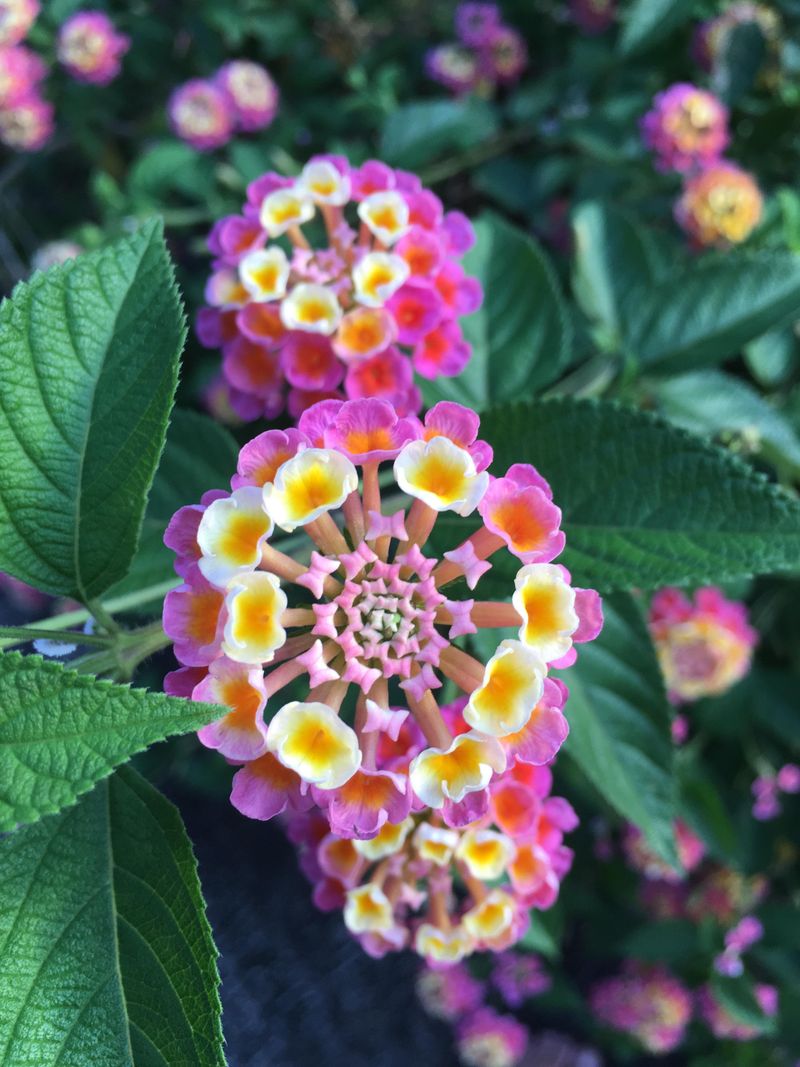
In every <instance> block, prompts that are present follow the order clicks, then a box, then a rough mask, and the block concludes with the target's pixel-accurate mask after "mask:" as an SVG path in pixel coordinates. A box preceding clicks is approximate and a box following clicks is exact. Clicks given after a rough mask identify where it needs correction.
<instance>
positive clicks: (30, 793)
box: [0, 652, 222, 831]
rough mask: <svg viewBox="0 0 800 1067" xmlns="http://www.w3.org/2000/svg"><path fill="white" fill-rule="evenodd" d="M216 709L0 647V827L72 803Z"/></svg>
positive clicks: (215, 713) (217, 710) (203, 721)
mask: <svg viewBox="0 0 800 1067" xmlns="http://www.w3.org/2000/svg"><path fill="white" fill-rule="evenodd" d="M221 711H222V709H220V708H217V707H215V706H214V705H210V704H195V703H193V702H191V701H189V700H177V699H175V698H174V697H167V696H164V695H163V694H161V693H148V692H146V691H145V690H144V689H131V688H129V687H128V686H124V685H116V684H114V683H113V682H105V681H98V680H97V679H96V678H94V677H92V676H91V675H88V674H78V673H77V672H76V671H72V670H68V669H67V668H65V667H62V666H61V665H60V664H58V663H55V662H54V661H53V660H43V659H42V658H41V656H22V655H20V654H19V653H18V652H9V653H5V654H3V655H0V831H4V830H10V829H12V828H13V827H14V826H16V825H17V824H18V823H30V822H34V821H35V820H36V819H40V818H41V817H42V816H43V815H50V814H51V813H52V812H56V811H60V810H61V809H62V808H64V807H66V806H67V805H69V804H73V803H74V802H75V801H76V800H77V798H78V797H79V796H80V795H81V794H82V793H85V792H87V791H88V790H89V789H91V788H92V786H93V785H95V783H96V782H98V781H99V780H100V779H101V778H105V777H106V775H108V774H110V773H111V772H112V771H113V770H114V768H115V767H117V766H118V765H119V764H120V763H123V762H124V761H125V760H127V759H130V757H131V756H133V755H134V753H136V752H140V751H141V750H142V749H143V748H146V747H147V746H148V745H151V744H153V743H154V742H156V741H163V740H164V738H165V737H168V736H170V735H171V734H182V733H188V732H189V731H190V730H196V729H198V728H199V727H201V726H204V725H205V724H206V723H207V722H211V720H212V719H214V718H217V717H218V716H219V715H220V714H221Z"/></svg>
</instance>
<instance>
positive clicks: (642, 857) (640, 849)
mask: <svg viewBox="0 0 800 1067" xmlns="http://www.w3.org/2000/svg"><path fill="white" fill-rule="evenodd" d="M674 833H675V847H676V849H677V852H678V859H679V860H680V865H681V869H680V870H675V868H673V867H671V866H670V865H669V864H668V863H667V862H666V860H663V859H661V857H660V856H658V855H657V854H656V853H655V852H654V851H653V849H652V848H651V847H650V845H649V844H648V843H647V840H646V839H645V836H644V834H643V833H642V831H641V830H640V829H639V828H638V827H636V826H633V825H631V824H629V825H628V826H627V827H626V828H625V834H624V836H623V839H622V848H623V851H624V852H625V858H626V859H627V861H628V863H629V864H630V865H631V867H633V869H634V870H636V871H640V872H641V873H642V874H643V875H644V876H645V878H647V879H648V880H649V881H660V882H670V883H673V884H675V883H677V882H681V881H683V880H684V879H685V878H686V875H687V874H690V873H691V872H692V871H693V870H694V869H695V868H696V867H697V866H698V865H699V864H700V862H701V861H702V859H703V857H704V856H705V851H706V850H705V845H704V844H703V842H702V840H701V839H700V838H699V837H698V836H697V834H695V833H693V832H692V830H690V829H689V827H688V826H687V825H686V823H685V822H683V820H682V819H677V820H676V821H675V827H674Z"/></svg>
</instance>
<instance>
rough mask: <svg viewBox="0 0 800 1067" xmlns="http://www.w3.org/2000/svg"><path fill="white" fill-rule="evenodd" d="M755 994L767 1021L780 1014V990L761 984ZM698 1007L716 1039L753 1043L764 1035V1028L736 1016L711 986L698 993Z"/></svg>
mask: <svg viewBox="0 0 800 1067" xmlns="http://www.w3.org/2000/svg"><path fill="white" fill-rule="evenodd" d="M753 994H754V996H755V1000H756V1003H757V1005H758V1007H759V1008H760V1009H761V1011H762V1012H763V1014H764V1017H765V1019H766V1020H768V1019H771V1018H773V1017H774V1016H775V1015H777V1014H778V990H777V989H776V988H775V986H771V985H766V984H765V983H763V982H762V983H759V984H758V985H756V986H754V988H753ZM697 1007H698V1010H699V1013H700V1016H701V1018H702V1019H703V1021H704V1022H705V1024H706V1026H708V1028H709V1030H711V1032H712V1034H713V1035H714V1036H715V1037H719V1038H723V1039H727V1040H729V1041H752V1039H753V1038H754V1037H758V1036H759V1035H760V1034H761V1033H763V1028H761V1027H759V1026H756V1025H754V1024H753V1023H748V1022H745V1021H744V1020H743V1019H740V1018H738V1017H737V1016H736V1015H734V1014H733V1012H732V1011H731V1010H730V1009H729V1008H727V1007H726V1006H725V1004H724V1003H723V1002H722V1001H721V1000H720V998H719V996H718V995H717V994H716V993H715V991H714V989H713V988H712V986H710V985H706V986H703V988H702V989H700V990H699V991H698V994H697Z"/></svg>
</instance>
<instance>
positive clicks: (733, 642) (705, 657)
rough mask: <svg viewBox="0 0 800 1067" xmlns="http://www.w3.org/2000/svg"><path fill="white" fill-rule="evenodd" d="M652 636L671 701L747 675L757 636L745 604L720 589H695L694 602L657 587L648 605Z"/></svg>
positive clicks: (714, 690)
mask: <svg viewBox="0 0 800 1067" xmlns="http://www.w3.org/2000/svg"><path fill="white" fill-rule="evenodd" d="M649 623H650V634H651V636H652V638H653V641H654V643H655V647H656V653H657V655H658V661H659V664H660V665H661V671H662V673H663V675H664V681H665V682H666V685H667V689H668V690H669V694H670V698H671V699H672V700H673V702H674V703H683V702H685V701H691V700H698V699H699V698H700V697H704V696H715V695H717V694H719V693H724V692H725V691H726V690H727V689H730V687H731V686H732V685H734V684H735V683H736V682H738V681H739V680H740V679H741V678H743V677H744V676H745V674H747V672H748V671H749V669H750V663H751V661H752V656H753V649H754V648H755V645H756V641H757V640H758V635H757V634H756V631H755V630H754V629H753V628H752V627H751V626H750V624H749V623H748V620H747V608H746V607H745V605H744V604H741V603H739V602H738V601H735V600H728V599H727V598H726V597H725V596H724V595H723V594H722V592H721V591H720V590H719V589H716V588H713V587H709V588H705V589H698V591H697V593H696V595H695V598H694V601H691V600H689V598H688V597H687V596H686V595H685V594H684V593H682V592H681V591H680V590H679V589H662V590H661V591H660V592H659V593H656V595H655V596H654V597H653V600H652V602H651V604H650V620H649Z"/></svg>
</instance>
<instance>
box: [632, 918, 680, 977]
mask: <svg viewBox="0 0 800 1067" xmlns="http://www.w3.org/2000/svg"><path fill="white" fill-rule="evenodd" d="M697 950H698V944H697V927H696V926H695V924H694V923H693V922H690V921H689V920H688V919H665V920H662V921H661V922H648V923H647V924H646V925H644V926H640V927H639V928H638V929H636V930H634V931H633V933H632V934H630V935H629V936H628V937H626V938H625V941H624V943H623V945H622V952H623V953H624V955H625V956H632V957H633V958H634V959H637V960H645V961H647V962H648V963H662V964H667V965H668V966H672V967H679V966H685V965H686V963H687V962H690V961H691V960H692V958H693V957H694V956H696V955H697Z"/></svg>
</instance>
